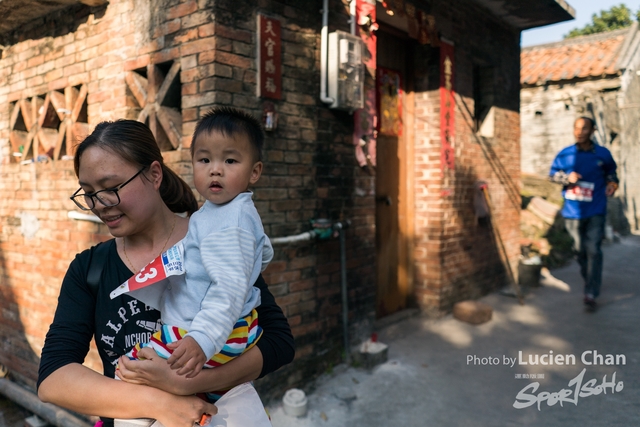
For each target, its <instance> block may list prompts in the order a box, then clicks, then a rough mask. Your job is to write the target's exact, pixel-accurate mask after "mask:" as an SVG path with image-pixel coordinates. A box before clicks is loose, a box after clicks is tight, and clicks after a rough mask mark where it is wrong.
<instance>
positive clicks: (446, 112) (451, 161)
mask: <svg viewBox="0 0 640 427" xmlns="http://www.w3.org/2000/svg"><path fill="white" fill-rule="evenodd" d="M454 70H455V58H454V50H453V45H452V44H449V43H446V42H444V41H443V42H442V43H441V44H440V141H441V148H440V169H441V170H442V171H444V170H445V169H454V167H455V152H454V149H453V147H454V145H455V112H456V103H455V99H454V95H455V91H454V86H453V83H454Z"/></svg>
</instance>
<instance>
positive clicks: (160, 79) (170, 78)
mask: <svg viewBox="0 0 640 427" xmlns="http://www.w3.org/2000/svg"><path fill="white" fill-rule="evenodd" d="M125 80H126V82H127V86H128V88H129V90H130V91H131V94H132V95H133V97H134V99H135V102H136V103H137V104H138V106H137V109H138V110H139V113H138V117H137V120H138V121H140V122H143V123H146V124H147V125H148V126H149V128H150V129H151V132H153V135H154V136H155V137H156V141H157V142H158V146H159V147H160V150H162V151H172V150H176V149H178V148H179V147H180V146H181V144H182V112H181V97H182V93H181V87H180V62H179V61H175V62H173V61H170V62H165V63H162V64H149V65H148V66H147V67H146V68H142V69H138V70H133V71H128V72H127V74H126V76H125Z"/></svg>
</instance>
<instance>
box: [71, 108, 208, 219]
mask: <svg viewBox="0 0 640 427" xmlns="http://www.w3.org/2000/svg"><path fill="white" fill-rule="evenodd" d="M91 147H98V148H102V149H103V150H108V151H111V152H112V153H114V154H116V155H118V156H120V157H121V158H122V159H124V160H126V161H128V162H130V163H133V164H134V165H138V166H140V167H143V166H151V163H153V162H154V161H158V162H159V163H160V165H161V166H162V175H163V177H162V183H161V184H160V196H161V197H162V200H163V201H164V203H165V204H166V205H167V207H168V208H169V209H170V210H171V211H172V212H176V213H181V212H187V213H188V214H189V215H191V214H192V213H194V212H195V211H197V210H198V202H197V201H196V198H195V196H194V195H193V191H191V188H190V187H189V185H188V184H187V183H186V182H185V181H184V180H183V179H182V178H180V177H179V176H178V175H177V174H176V173H175V172H174V171H172V170H171V169H169V168H168V167H167V166H166V165H165V164H164V159H163V158H162V154H161V153H160V148H159V147H158V144H157V143H156V139H155V138H154V137H153V133H151V130H150V129H149V128H148V127H147V125H145V124H144V123H141V122H138V121H135V120H117V121H115V122H102V123H100V124H98V125H97V126H96V128H95V129H94V131H93V132H92V133H91V135H89V136H88V137H86V138H85V139H84V141H82V142H81V143H80V144H78V147H77V150H76V155H75V157H74V158H73V168H74V170H75V172H76V176H78V172H79V170H80V158H81V157H82V153H84V151H85V150H86V149H87V148H91Z"/></svg>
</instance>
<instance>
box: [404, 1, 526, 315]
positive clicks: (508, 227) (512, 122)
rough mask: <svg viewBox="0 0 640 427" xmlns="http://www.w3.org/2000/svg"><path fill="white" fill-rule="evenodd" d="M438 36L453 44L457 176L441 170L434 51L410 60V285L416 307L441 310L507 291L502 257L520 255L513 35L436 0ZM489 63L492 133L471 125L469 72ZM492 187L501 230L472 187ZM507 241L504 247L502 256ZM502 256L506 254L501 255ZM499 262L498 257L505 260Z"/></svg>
mask: <svg viewBox="0 0 640 427" xmlns="http://www.w3.org/2000/svg"><path fill="white" fill-rule="evenodd" d="M431 13H433V14H434V15H435V17H436V22H437V26H438V29H439V30H440V31H441V33H442V36H443V37H445V38H447V39H449V40H451V41H453V42H454V43H455V47H454V49H455V67H454V73H455V83H454V87H455V91H456V92H457V93H456V116H455V123H456V129H455V132H456V138H455V144H454V149H455V170H454V171H446V170H445V172H444V173H442V172H441V167H440V147H441V144H440V125H439V123H440V94H439V85H440V77H439V69H438V61H439V50H438V49H432V48H429V47H418V48H417V49H416V51H415V53H414V55H415V62H416V67H415V77H416V88H415V92H416V95H415V99H416V105H415V116H416V117H415V131H414V132H415V135H416V139H415V149H414V152H415V159H414V162H415V165H416V170H415V177H414V181H415V221H416V223H415V249H414V259H415V268H416V273H415V278H416V279H415V289H416V297H417V301H418V304H419V305H420V306H421V307H422V308H423V309H424V310H426V311H429V312H434V313H441V312H442V310H450V309H451V307H452V305H453V303H455V302H456V301H460V300H463V299H467V298H477V297H479V296H481V295H484V294H486V293H488V292H489V291H491V290H495V289H497V288H499V287H501V286H503V285H505V284H506V283H507V282H508V280H509V278H508V270H507V269H506V268H505V267H506V265H507V264H506V263H505V262H503V261H506V259H507V258H508V259H509V264H510V265H511V266H515V263H516V262H517V258H518V255H519V232H518V230H519V218H520V195H519V180H520V146H519V132H520V129H519V115H518V109H519V105H518V92H519V57H520V46H519V34H518V33H517V32H515V31H513V30H512V29H509V28H508V27H506V26H504V25H503V24H501V23H500V22H499V21H497V20H495V19H494V18H493V17H492V16H491V15H490V14H489V13H488V12H487V11H486V10H484V9H481V8H478V7H476V6H475V5H474V4H472V3H471V2H463V1H453V2H447V3H446V4H445V3H444V2H442V3H438V4H434V5H433V8H432V9H431ZM478 66H483V67H486V66H490V67H492V72H491V74H490V76H491V78H490V90H492V91H493V103H492V105H493V106H494V111H495V117H494V125H495V132H494V135H493V136H492V137H488V138H485V137H481V136H480V135H479V134H478V132H477V131H476V127H475V124H474V120H475V117H474V116H473V114H474V95H473V94H474V89H476V88H474V78H473V72H474V67H478ZM478 180H482V181H485V182H487V183H488V185H489V194H490V197H491V201H492V204H493V208H494V219H495V223H496V224H497V229H495V230H493V229H492V227H491V225H490V223H489V222H488V221H482V220H481V221H478V220H477V218H476V216H475V211H474V205H473V200H474V192H475V191H476V190H475V184H476V182H477V181H478ZM502 245H504V251H503V250H502ZM503 254H505V255H504V257H503ZM501 258H502V260H501Z"/></svg>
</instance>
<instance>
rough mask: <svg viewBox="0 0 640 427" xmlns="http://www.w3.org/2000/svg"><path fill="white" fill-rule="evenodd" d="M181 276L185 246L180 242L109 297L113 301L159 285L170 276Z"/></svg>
mask: <svg viewBox="0 0 640 427" xmlns="http://www.w3.org/2000/svg"><path fill="white" fill-rule="evenodd" d="M180 274H184V246H183V245H182V242H178V244H176V245H175V246H172V247H170V248H169V249H167V251H166V252H163V253H162V255H160V256H158V257H156V258H155V259H154V260H153V261H151V262H150V263H149V264H147V265H146V266H145V267H144V268H143V269H142V270H140V271H139V272H138V273H137V274H136V275H134V276H133V277H131V278H130V279H129V280H127V281H126V282H124V283H123V284H122V285H120V286H118V287H117V288H116V289H115V290H114V291H113V292H111V294H110V295H109V296H110V297H111V299H113V298H115V297H117V296H119V295H122V294H124V293H127V292H131V291H135V290H138V289H141V288H144V287H147V286H149V285H152V284H154V283H157V282H159V281H161V280H163V279H166V278H167V277H169V276H175V275H180Z"/></svg>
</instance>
